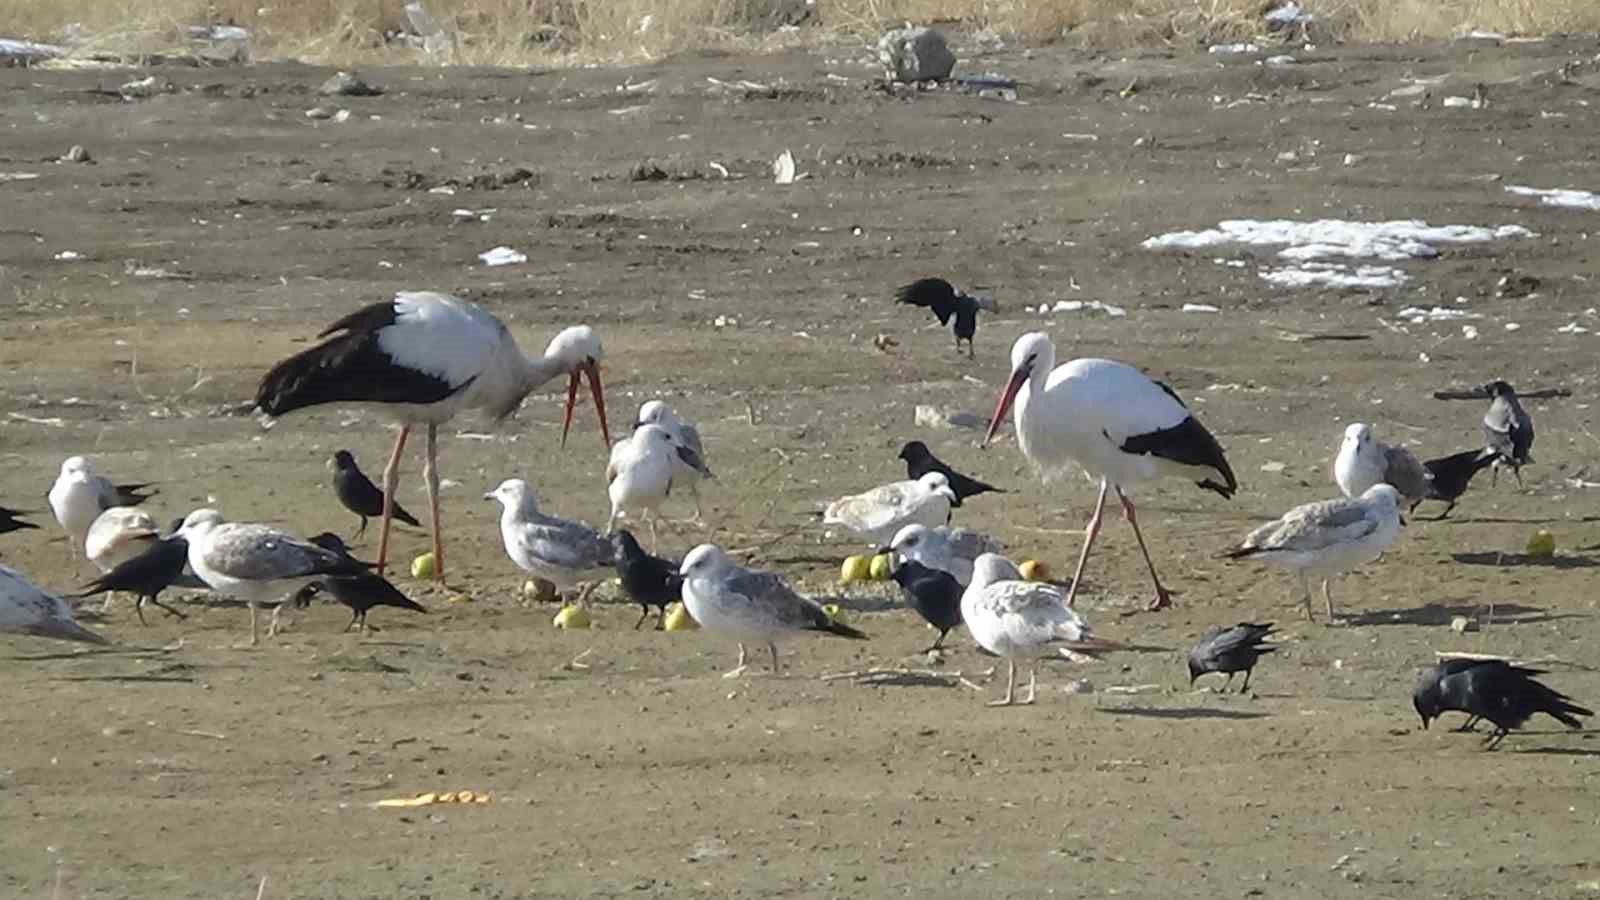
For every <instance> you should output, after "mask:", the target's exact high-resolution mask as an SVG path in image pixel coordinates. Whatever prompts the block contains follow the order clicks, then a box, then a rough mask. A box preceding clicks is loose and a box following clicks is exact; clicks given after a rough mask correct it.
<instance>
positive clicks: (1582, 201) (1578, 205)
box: [1506, 184, 1600, 210]
mask: <svg viewBox="0 0 1600 900" xmlns="http://www.w3.org/2000/svg"><path fill="white" fill-rule="evenodd" d="M1506 193H1508V194H1517V195H1520V196H1523V197H1538V198H1539V203H1541V204H1542V205H1544V206H1561V207H1566V208H1568V209H1592V210H1600V194H1596V193H1594V192H1592V191H1575V190H1567V189H1565V188H1532V187H1524V186H1522V185H1517V184H1512V185H1507V186H1506Z"/></svg>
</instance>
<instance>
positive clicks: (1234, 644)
mask: <svg viewBox="0 0 1600 900" xmlns="http://www.w3.org/2000/svg"><path fill="white" fill-rule="evenodd" d="M1270 631H1272V623H1271V622H1267V623H1266V624H1264V625H1256V624H1254V623H1252V622H1240V623H1239V624H1237V625H1235V626H1233V627H1232V628H1227V629H1224V628H1223V627H1222V626H1221V625H1213V626H1211V627H1210V628H1207V629H1206V631H1205V633H1204V634H1202V635H1200V643H1198V644H1195V645H1194V649H1193V650H1190V651H1189V684H1190V685H1193V684H1194V682H1195V679H1196V678H1199V677H1200V676H1201V675H1204V674H1206V673H1208V672H1222V673H1226V674H1227V676H1228V680H1227V681H1224V682H1223V683H1222V690H1223V691H1224V692H1226V691H1227V690H1228V685H1230V684H1232V683H1233V676H1234V673H1236V672H1243V673H1244V684H1242V685H1240V686H1239V693H1241V694H1242V693H1244V692H1245V691H1248V690H1250V673H1251V672H1252V671H1254V669H1255V667H1256V660H1258V659H1260V658H1261V654H1263V653H1272V652H1273V651H1275V650H1277V649H1278V648H1277V647H1274V646H1273V645H1271V644H1263V643H1262V642H1261V641H1262V639H1263V638H1265V637H1266V636H1267V633H1268V632H1270Z"/></svg>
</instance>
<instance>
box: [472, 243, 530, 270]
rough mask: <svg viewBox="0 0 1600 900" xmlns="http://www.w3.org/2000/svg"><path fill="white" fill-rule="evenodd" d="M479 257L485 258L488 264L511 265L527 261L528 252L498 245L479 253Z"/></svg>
mask: <svg viewBox="0 0 1600 900" xmlns="http://www.w3.org/2000/svg"><path fill="white" fill-rule="evenodd" d="M478 258H479V259H481V260H483V264H484V265H486V266H511V265H516V264H517V263H525V262H527V261H528V254H526V253H523V252H522V251H520V250H513V249H511V248H510V247H496V248H494V249H493V250H485V251H483V252H482V253H479V254H478Z"/></svg>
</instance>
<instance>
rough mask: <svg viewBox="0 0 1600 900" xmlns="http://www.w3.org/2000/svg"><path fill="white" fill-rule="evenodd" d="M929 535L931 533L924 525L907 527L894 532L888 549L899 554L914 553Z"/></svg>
mask: <svg viewBox="0 0 1600 900" xmlns="http://www.w3.org/2000/svg"><path fill="white" fill-rule="evenodd" d="M930 534H932V532H931V531H929V530H928V526H926V525H907V526H906V527H904V528H902V529H900V530H899V531H897V532H895V535H894V540H892V541H890V542H889V549H890V550H893V551H896V552H899V553H906V552H908V551H911V552H914V551H915V550H916V549H917V548H918V547H921V546H922V545H923V544H924V543H925V542H926V541H927V540H928V535H930Z"/></svg>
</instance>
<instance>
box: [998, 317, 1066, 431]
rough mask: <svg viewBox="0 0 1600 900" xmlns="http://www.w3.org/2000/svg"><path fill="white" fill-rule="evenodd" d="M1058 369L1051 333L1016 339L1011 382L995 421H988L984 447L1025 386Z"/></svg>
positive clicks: (1034, 332) (1000, 403)
mask: <svg viewBox="0 0 1600 900" xmlns="http://www.w3.org/2000/svg"><path fill="white" fill-rule="evenodd" d="M1055 367H1056V345H1055V344H1052V343H1050V336H1049V335H1048V334H1045V333H1044V332H1042V331H1030V332H1028V333H1027V334H1025V335H1023V336H1022V337H1019V338H1017V342H1016V343H1015V344H1012V345H1011V380H1009V381H1007V382H1006V386H1005V389H1004V390H1002V391H1001V392H1000V402H999V403H996V404H995V407H994V418H992V419H990V420H989V430H988V432H986V433H985V434H984V436H983V444H988V443H989V441H990V440H992V439H993V438H994V433H995V432H996V431H998V430H999V428H1000V421H1001V420H1002V419H1004V418H1005V417H1006V413H1007V412H1010V411H1011V404H1012V403H1013V402H1015V401H1016V399H1017V393H1018V392H1019V391H1021V390H1022V386H1023V385H1025V384H1027V383H1028V382H1029V381H1031V380H1033V379H1035V378H1044V377H1046V376H1048V375H1049V374H1050V370H1051V369H1054V368H1055ZM980 446H981V445H980Z"/></svg>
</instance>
